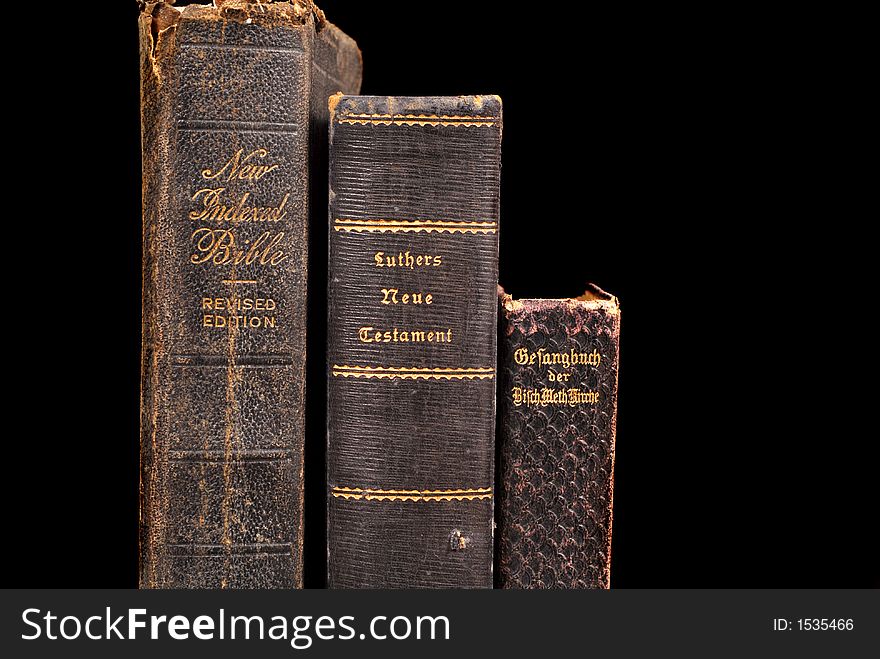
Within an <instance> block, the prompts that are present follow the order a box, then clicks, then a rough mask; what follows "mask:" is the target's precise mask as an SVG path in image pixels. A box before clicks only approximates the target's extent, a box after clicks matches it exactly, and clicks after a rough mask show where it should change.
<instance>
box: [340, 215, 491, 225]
mask: <svg viewBox="0 0 880 659" xmlns="http://www.w3.org/2000/svg"><path fill="white" fill-rule="evenodd" d="M336 223H337V224H384V225H388V226H401V225H407V224H452V225H456V226H457V225H463V226H479V227H494V226H495V225H496V224H497V223H496V222H491V221H487V222H476V221H470V220H467V221H461V222H458V221H452V220H379V219H376V220H351V219H344V218H341V217H338V218H336Z"/></svg>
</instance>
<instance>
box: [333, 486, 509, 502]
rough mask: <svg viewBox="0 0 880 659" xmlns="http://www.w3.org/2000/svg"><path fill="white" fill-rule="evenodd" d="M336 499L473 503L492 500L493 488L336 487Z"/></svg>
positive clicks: (334, 494) (334, 490)
mask: <svg viewBox="0 0 880 659" xmlns="http://www.w3.org/2000/svg"><path fill="white" fill-rule="evenodd" d="M331 493H332V494H333V496H334V497H336V498H342V499H355V500H357V499H364V500H366V501H450V500H452V501H462V500H467V501H472V500H475V499H491V498H492V488H490V487H479V488H472V489H461V490H374V489H370V488H359V487H334V488H333V489H332V490H331Z"/></svg>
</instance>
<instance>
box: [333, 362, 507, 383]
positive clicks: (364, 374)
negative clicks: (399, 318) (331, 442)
mask: <svg viewBox="0 0 880 659" xmlns="http://www.w3.org/2000/svg"><path fill="white" fill-rule="evenodd" d="M331 370H332V373H333V376H334V377H343V378H378V379H387V380H395V379H398V380H491V379H493V378H494V377H495V369H493V368H417V367H413V368H396V367H384V366H339V365H337V364H334V365H333V368H332V369H331Z"/></svg>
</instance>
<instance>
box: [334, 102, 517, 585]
mask: <svg viewBox="0 0 880 659" xmlns="http://www.w3.org/2000/svg"><path fill="white" fill-rule="evenodd" d="M330 130H331V133H330V186H331V190H330V226H329V232H330V257H329V259H330V260H329V345H328V383H329V409H328V536H329V537H328V542H329V565H328V571H329V576H328V581H329V585H330V586H331V587H333V588H453V587H457V588H490V587H491V586H492V547H493V535H492V534H493V525H492V517H493V502H494V496H495V494H494V483H493V472H494V432H495V384H496V377H495V369H496V336H497V307H498V305H497V299H496V286H497V279H498V231H499V226H498V220H499V180H500V173H501V159H500V157H501V99H499V98H498V97H497V96H462V97H452V98H445V97H424V98H399V97H398V98H395V97H369V96H363V97H358V96H337V97H335V98H333V99H331V120H330Z"/></svg>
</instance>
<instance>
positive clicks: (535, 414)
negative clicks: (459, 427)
mask: <svg viewBox="0 0 880 659" xmlns="http://www.w3.org/2000/svg"><path fill="white" fill-rule="evenodd" d="M500 325H501V331H500V339H499V340H500V350H499V364H500V366H499V370H500V377H501V380H500V382H499V398H500V400H499V411H500V414H499V419H500V428H499V475H498V476H499V478H498V482H499V490H500V491H499V503H498V575H497V576H498V579H497V582H498V585H499V586H500V587H502V588H608V587H609V585H610V575H611V518H612V495H613V492H614V442H615V429H616V419H617V373H618V355H619V337H620V307H619V305H618V302H617V298H616V297H614V296H613V295H610V294H608V293H606V292H605V291H603V290H601V289H599V288H598V287H596V286H590V287H589V288H588V289H587V291H586V292H585V293H584V294H583V295H582V296H580V297H579V298H576V299H559V300H541V299H532V300H517V299H514V298H512V297H511V296H509V295H505V294H504V293H503V291H501V323H500Z"/></svg>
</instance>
